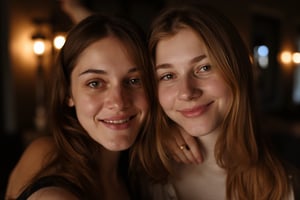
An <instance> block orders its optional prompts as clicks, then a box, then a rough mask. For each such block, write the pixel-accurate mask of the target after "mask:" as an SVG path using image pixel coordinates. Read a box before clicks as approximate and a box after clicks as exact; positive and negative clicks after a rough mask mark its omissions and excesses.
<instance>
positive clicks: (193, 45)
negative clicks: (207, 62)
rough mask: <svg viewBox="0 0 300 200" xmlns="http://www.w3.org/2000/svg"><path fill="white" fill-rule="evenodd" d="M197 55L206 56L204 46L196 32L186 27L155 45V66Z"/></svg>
mask: <svg viewBox="0 0 300 200" xmlns="http://www.w3.org/2000/svg"><path fill="white" fill-rule="evenodd" d="M199 55H207V48H206V45H205V43H204V42H203V39H202V38H201V37H200V35H199V34H198V33H197V32H196V31H194V30H193V29H191V28H188V27H186V28H182V29H180V30H179V31H178V32H177V33H176V34H174V35H171V36H168V37H165V38H162V39H161V40H160V41H159V42H158V43H157V47H156V64H157V65H160V64H163V63H165V62H167V63H168V62H173V61H174V62H175V61H176V60H184V59H190V58H191V57H197V56H199Z"/></svg>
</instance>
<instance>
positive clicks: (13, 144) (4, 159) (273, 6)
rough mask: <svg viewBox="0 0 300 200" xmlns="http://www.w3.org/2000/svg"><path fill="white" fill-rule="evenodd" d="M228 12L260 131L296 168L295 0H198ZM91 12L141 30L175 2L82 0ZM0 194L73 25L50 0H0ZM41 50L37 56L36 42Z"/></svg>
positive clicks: (299, 20)
mask: <svg viewBox="0 0 300 200" xmlns="http://www.w3.org/2000/svg"><path fill="white" fill-rule="evenodd" d="M202 1H203V2H205V3H208V4H211V5H212V6H215V7H217V8H218V9H219V10H220V11H222V12H223V13H224V14H225V15H227V16H228V17H229V18H230V19H231V20H232V21H233V23H234V24H235V25H236V27H237V28H238V30H239V31H240V33H241V34H242V36H243V39H244V40H245V42H246V43H247V44H248V45H249V47H250V49H251V50H252V52H253V61H254V63H255V64H256V69H257V88H256V89H257V92H258V98H259V99H258V100H259V104H260V110H261V113H262V120H263V121H262V122H263V128H264V133H265V134H268V135H269V136H271V139H272V141H273V144H274V149H275V150H276V151H277V152H278V153H279V154H281V155H282V156H283V157H284V158H285V159H287V160H289V161H290V162H292V163H293V164H295V165H296V166H298V167H300V156H298V155H299V153H300V53H299V52H300V1H298V0H285V1H281V0H227V1H224V0H202ZM82 2H83V4H85V5H86V6H87V7H89V8H90V9H91V10H93V11H97V12H104V13H106V12H107V13H115V14H123V15H128V16H130V17H132V18H133V19H135V20H136V22H137V23H139V24H140V25H141V26H142V27H143V28H144V29H145V31H147V30H148V27H149V25H150V22H151V20H152V18H153V17H154V16H155V15H156V14H157V12H158V11H159V10H160V9H161V8H163V7H164V6H166V5H169V4H172V3H176V2H178V1H175V0H85V1H82ZM198 2H200V0H198ZM0 4H1V5H0V15H1V17H0V20H1V22H0V35H1V37H0V38H1V40H0V45H1V46H0V48H1V58H0V62H1V64H0V76H1V77H0V86H1V87H0V95H1V98H0V142H1V153H0V155H1V157H0V159H1V161H0V193H1V194H0V195H1V196H0V198H1V199H2V196H3V194H4V192H5V189H6V183H7V178H8V176H9V173H10V171H11V170H12V168H13V166H14V165H15V164H16V162H17V160H18V159H19V156H20V154H21V153H22V151H23V150H24V148H25V147H26V146H27V145H28V143H29V142H30V141H32V140H33V139H34V138H36V137H38V136H40V135H42V134H46V133H47V113H46V112H45V104H44V102H45V100H46V99H47V90H45V86H47V77H48V75H49V72H50V71H51V66H53V64H54V60H55V57H56V54H57V51H59V50H56V49H55V48H54V46H53V44H52V41H53V39H54V38H55V36H56V35H58V34H63V35H64V34H65V33H66V32H67V31H68V30H69V29H70V28H71V27H72V25H73V24H72V22H71V20H70V18H69V17H68V16H67V15H65V14H64V13H63V12H62V10H61V9H60V6H59V1H55V0H43V1H40V0H26V1H23V0H1V1H0ZM38 39H42V40H43V42H44V44H45V51H44V52H43V53H42V55H36V54H35V53H34V51H33V43H34V41H36V40H38Z"/></svg>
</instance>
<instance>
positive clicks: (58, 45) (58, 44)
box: [53, 35, 66, 49]
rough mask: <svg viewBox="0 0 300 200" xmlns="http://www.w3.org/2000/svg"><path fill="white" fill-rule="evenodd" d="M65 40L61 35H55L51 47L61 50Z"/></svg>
mask: <svg viewBox="0 0 300 200" xmlns="http://www.w3.org/2000/svg"><path fill="white" fill-rule="evenodd" d="M65 41H66V38H65V36H63V35H57V36H56V37H55V38H54V40H53V45H54V48H55V49H61V48H62V47H63V45H64V44H65Z"/></svg>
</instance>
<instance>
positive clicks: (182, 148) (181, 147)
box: [179, 144, 189, 150]
mask: <svg viewBox="0 0 300 200" xmlns="http://www.w3.org/2000/svg"><path fill="white" fill-rule="evenodd" d="M179 149H181V150H184V149H189V147H188V145H187V144H182V145H180V146H179Z"/></svg>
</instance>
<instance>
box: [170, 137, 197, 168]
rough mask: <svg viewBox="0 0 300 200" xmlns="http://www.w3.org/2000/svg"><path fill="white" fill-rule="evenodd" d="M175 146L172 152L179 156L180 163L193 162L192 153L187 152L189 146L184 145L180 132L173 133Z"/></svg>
mask: <svg viewBox="0 0 300 200" xmlns="http://www.w3.org/2000/svg"><path fill="white" fill-rule="evenodd" d="M174 138H175V141H176V144H177V148H176V149H173V152H174V153H175V154H176V155H177V157H179V158H180V160H181V162H182V163H185V164H192V163H194V158H193V155H192V154H191V153H190V152H189V147H188V146H187V145H186V142H185V140H184V138H183V137H182V136H181V134H176V135H174Z"/></svg>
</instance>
